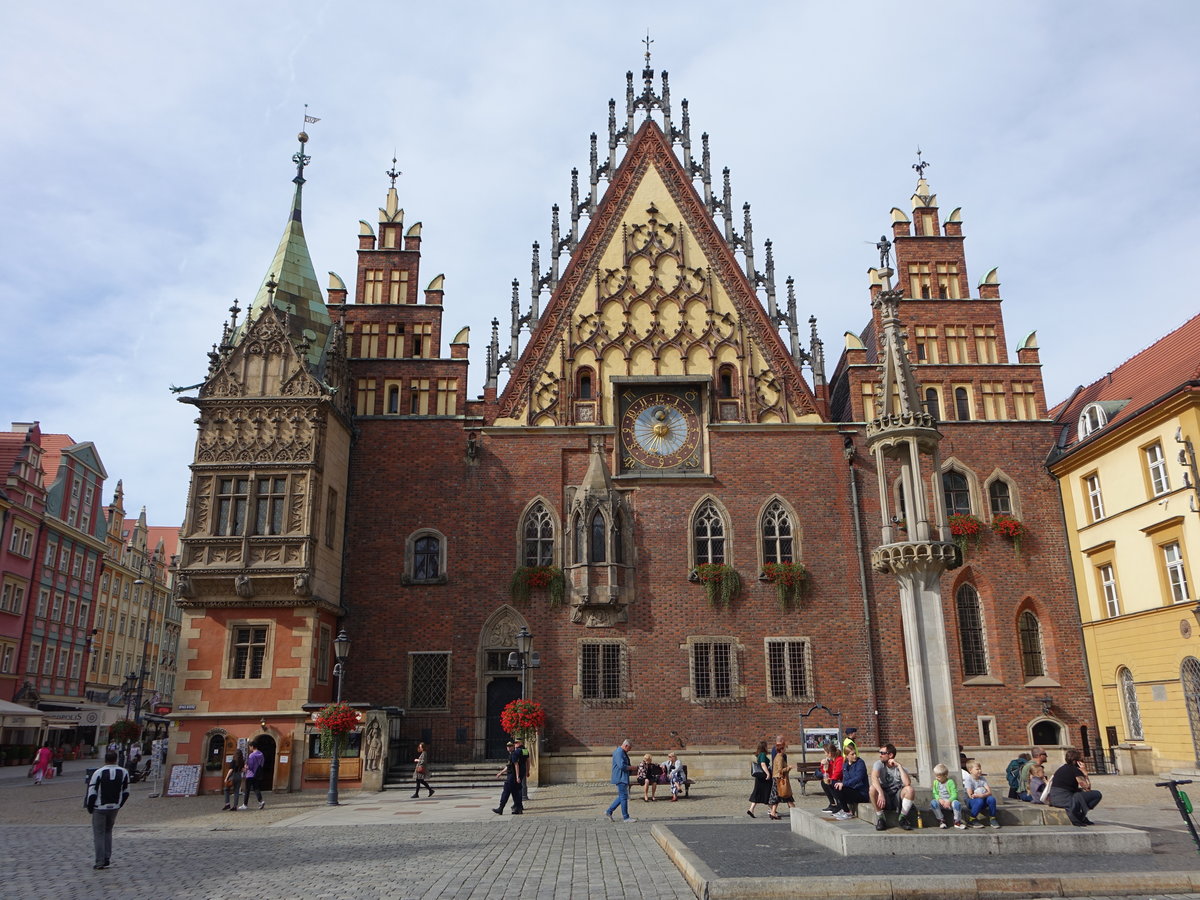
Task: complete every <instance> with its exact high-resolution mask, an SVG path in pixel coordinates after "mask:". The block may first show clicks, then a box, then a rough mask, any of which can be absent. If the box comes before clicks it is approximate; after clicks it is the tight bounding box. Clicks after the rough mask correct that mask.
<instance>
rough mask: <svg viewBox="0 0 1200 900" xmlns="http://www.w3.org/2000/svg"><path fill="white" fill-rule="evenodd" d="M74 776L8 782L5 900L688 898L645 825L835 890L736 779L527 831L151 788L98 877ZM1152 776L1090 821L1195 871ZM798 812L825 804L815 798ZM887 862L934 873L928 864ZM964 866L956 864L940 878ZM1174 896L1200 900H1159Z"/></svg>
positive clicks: (576, 812) (576, 795)
mask: <svg viewBox="0 0 1200 900" xmlns="http://www.w3.org/2000/svg"><path fill="white" fill-rule="evenodd" d="M72 765H73V766H74V768H75V769H76V770H77V771H72ZM83 769H84V765H83V764H82V763H75V764H71V763H68V767H67V771H66V773H65V775H64V777H63V778H61V779H54V780H52V781H50V782H47V783H46V784H44V785H41V786H38V787H34V786H32V785H31V784H30V782H29V781H28V780H27V779H26V778H25V777H24V771H23V770H18V769H16V768H15V767H9V768H5V769H0V865H2V866H3V872H4V877H3V879H2V880H0V898H5V900H7V898H14V900H24V898H41V897H54V898H62V897H88V898H92V897H95V898H108V897H113V898H116V897H120V898H123V900H125V898H140V897H155V896H157V897H171V898H175V897H177V898H182V900H193V898H197V900H199V898H241V897H255V898H285V897H286V898H292V897H298V896H303V897H306V898H325V897H330V898H334V897H336V898H341V897H355V898H360V900H368V898H393V897H394V898H450V897H454V898H490V897H501V896H508V897H512V896H514V895H519V896H521V897H522V898H559V897H561V898H575V897H580V898H584V897H586V898H588V900H608V898H626V897H627V898H642V897H645V898H664V900H666V898H671V900H675V898H690V897H692V896H693V894H692V892H691V890H690V888H689V887H688V885H687V883H686V882H685V881H684V878H683V876H682V875H681V874H680V873H679V871H678V870H677V869H676V868H675V866H674V865H672V863H671V862H670V861H669V860H668V858H667V857H666V855H665V854H664V853H663V851H662V850H661V849H660V848H659V846H658V845H657V843H656V842H655V840H654V839H653V838H652V837H651V835H650V833H649V827H650V825H652V824H655V823H659V824H663V825H667V826H669V827H670V828H671V829H672V830H673V831H674V832H676V833H677V834H679V835H681V836H685V837H686V839H687V843H688V846H689V848H690V849H692V850H693V851H694V852H696V853H697V854H698V855H699V856H700V857H701V858H703V859H704V860H705V861H706V862H707V863H708V864H709V865H710V866H712V867H713V868H714V870H717V871H719V872H720V874H721V875H722V877H725V876H726V875H730V874H747V873H753V874H760V875H771V874H773V873H778V874H784V869H781V868H780V866H781V862H780V861H781V860H784V861H786V860H788V859H789V858H790V859H791V862H792V865H793V867H794V868H799V869H800V871H799V872H795V871H793V872H792V874H801V875H803V874H806V873H810V874H811V875H813V876H815V877H817V878H826V879H833V880H832V881H831V882H830V885H829V890H828V896H829V897H831V898H835V897H837V896H838V894H837V888H836V877H837V876H836V875H835V874H834V869H828V868H823V867H825V866H830V865H833V866H835V869H836V865H837V864H838V863H839V859H840V858H830V857H827V856H822V855H821V854H819V853H818V854H816V855H809V854H810V853H812V851H811V850H810V849H806V850H805V851H804V852H800V848H799V847H790V845H791V843H793V842H794V841H795V840H796V839H795V838H794V837H793V836H792V835H791V834H790V832H789V831H788V830H787V827H786V825H785V824H782V823H774V822H769V821H766V820H765V818H764V817H761V816H760V817H759V818H758V819H756V820H753V821H751V820H750V819H748V818H747V817H746V816H745V812H744V810H745V795H746V793H747V785H746V784H745V783H743V782H741V781H729V782H711V783H707V784H705V783H701V784H698V785H697V786H696V787H695V788H694V789H693V794H694V798H693V799H690V800H686V801H681V802H679V803H670V802H667V801H666V800H664V799H659V800H658V801H657V802H655V803H643V802H642V801H641V799H640V797H639V796H638V795H636V794H635V798H634V799H633V801H632V802H631V803H630V812H631V814H633V815H634V816H636V817H637V818H638V819H639V821H638V822H637V823H636V824H629V825H622V824H610V823H609V822H607V821H606V820H604V818H603V816H602V812H603V810H604V808H605V807H606V806H607V804H608V802H609V801H610V800H611V797H612V787H611V785H602V784H582V785H556V786H552V787H546V788H537V789H535V790H534V791H533V797H532V800H531V802H530V803H529V805H528V807H527V809H526V815H525V816H523V817H521V818H513V817H511V816H509V815H505V816H504V817H503V818H499V817H497V816H495V815H494V814H493V813H492V812H491V807H492V804H493V803H494V802H495V800H496V798H497V797H498V796H499V784H497V786H496V789H495V790H493V791H480V790H473V791H472V790H457V789H454V788H450V787H446V788H443V789H439V790H438V792H437V794H436V795H435V796H434V797H433V798H431V799H425V798H422V799H420V800H412V799H411V798H410V797H409V795H408V793H407V792H404V791H402V792H393V791H388V792H385V793H382V794H362V793H359V792H345V793H343V801H344V803H343V805H341V806H338V807H328V806H327V805H326V804H325V796H324V793H323V792H321V791H313V792H308V793H305V794H271V795H268V796H267V808H266V809H265V810H261V811H260V810H256V809H252V810H249V811H247V812H239V813H236V814H233V813H227V812H223V811H221V809H220V807H221V802H222V801H221V798H220V797H216V796H206V797H191V798H162V799H151V798H150V796H149V795H150V793H151V787H150V786H148V785H142V784H139V785H134V787H133V796H132V797H131V799H130V802H129V803H128V804H127V805H126V808H125V809H124V810H122V812H121V815H120V817H119V819H118V822H117V828H116V831H115V833H114V845H113V846H114V861H113V867H112V868H111V869H108V870H104V871H94V870H93V869H92V868H91V862H92V860H91V831H90V823H89V820H88V817H87V814H86V813H85V812H84V810H83V809H82V797H83ZM1096 780H1097V781H1098V782H1101V779H1099V778H1097V779H1096ZM1153 780H1154V779H1152V778H1137V777H1133V778H1110V779H1105V780H1104V781H1103V782H1101V783H1099V784H1098V787H1099V788H1100V789H1101V790H1102V791H1104V793H1105V801H1104V804H1103V805H1102V807H1101V809H1099V810H1097V811H1096V812H1097V813H1100V812H1104V813H1105V815H1103V816H1101V815H1095V818H1096V819H1097V820H1098V821H1105V822H1119V823H1120V824H1128V825H1137V826H1140V827H1146V828H1148V830H1151V835H1152V840H1153V841H1154V847H1155V852H1154V854H1153V855H1154V857H1155V859H1154V860H1153V863H1154V864H1156V865H1150V864H1148V865H1146V866H1145V868H1147V869H1150V868H1156V867H1157V868H1171V867H1174V868H1178V869H1190V870H1193V871H1194V870H1195V869H1196V868H1197V866H1196V863H1197V860H1198V855H1197V853H1196V852H1195V848H1194V847H1193V846H1191V845H1190V843H1189V839H1188V838H1187V836H1186V833H1185V831H1184V829H1183V823H1182V821H1181V820H1180V819H1179V817H1178V815H1177V814H1176V813H1175V811H1174V809H1173V807H1172V806H1171V805H1170V803H1169V801H1168V799H1167V796H1166V792H1165V791H1164V790H1162V789H1161V788H1154V787H1153ZM435 787H436V784H435ZM798 801H799V804H800V805H801V806H805V807H809V808H814V809H815V808H817V807H819V806H820V805H821V802H820V800H819V799H818V798H817V797H812V796H810V797H799V798H798ZM810 847H811V845H810ZM789 848H790V849H789ZM1160 857H1161V859H1160ZM883 859H884V858H871V860H863V861H861V863H860V864H859V865H858V867H857V871H858V872H859V873H860V874H870V873H871V870H872V867H876V866H879V865H883V863H882V860H883ZM949 859H950V860H954V859H955V858H949ZM817 863H820V864H819V865H818V864H817ZM1147 863H1150V860H1147ZM968 864H969V863H968ZM888 865H890V866H893V867H894V866H903V865H909V866H911V869H910V870H909V871H910V872H912V873H913V874H922V873H927V872H931V871H943V870H942V868H941V866H942V863H941V861H933V860H930V859H928V858H913V859H911V860H910V861H908V862H907V863H905V862H897V861H896V860H895V859H892V860H891V861H890V862H889V863H888ZM958 865H962V859H961V858H958V860H957V862H953V863H947V868H945V870H944V871H946V872H947V873H949V872H951V871H956V869H955V868H954V866H958ZM784 868H786V866H785V867H784ZM1081 869H1083V866H1082V865H1081ZM1083 870H1085V869H1083ZM891 871H896V869H895V868H892V869H891ZM1177 896H1178V897H1187V898H1188V900H1200V894H1187V895H1162V894H1160V895H1157V896H1156V897H1155V898H1154V900H1168V897H1171V898H1174V897H1177ZM1146 900H1149V898H1146Z"/></svg>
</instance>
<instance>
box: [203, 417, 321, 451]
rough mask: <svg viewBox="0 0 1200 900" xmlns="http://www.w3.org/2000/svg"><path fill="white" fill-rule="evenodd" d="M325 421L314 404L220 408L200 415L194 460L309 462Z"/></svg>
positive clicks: (317, 444)
mask: <svg viewBox="0 0 1200 900" xmlns="http://www.w3.org/2000/svg"><path fill="white" fill-rule="evenodd" d="M323 424H324V421H323V416H322V414H321V411H320V410H319V409H318V408H316V407H315V406H308V405H305V406H290V405H289V406H279V405H275V404H257V403H256V404H253V405H241V404H239V405H238V406H237V407H236V408H234V409H230V408H228V407H222V408H221V409H218V410H214V411H212V412H211V413H210V414H208V415H206V416H204V417H203V419H202V421H201V424H200V434H199V436H198V437H197V439H196V462H197V463H201V464H203V463H229V462H236V463H255V462H309V461H311V460H312V459H313V458H314V457H315V456H316V454H317V449H318V446H319V439H320V434H321V430H322V427H323Z"/></svg>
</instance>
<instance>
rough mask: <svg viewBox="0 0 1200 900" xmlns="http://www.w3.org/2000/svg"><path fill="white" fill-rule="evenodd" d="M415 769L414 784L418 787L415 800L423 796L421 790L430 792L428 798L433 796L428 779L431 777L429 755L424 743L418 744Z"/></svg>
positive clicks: (414, 795)
mask: <svg viewBox="0 0 1200 900" xmlns="http://www.w3.org/2000/svg"><path fill="white" fill-rule="evenodd" d="M413 763H414V764H415V767H414V768H413V783H414V784H415V785H416V787H415V788H414V789H413V798H414V799H415V798H417V797H419V796H421V788H422V787H423V788H425V790H427V791H429V793H428V794H426V795H425V796H426V797H432V796H433V788H431V787H430V786H429V782H428V781H426V780H425V779H426V777H427V776H428V775H429V753H428V752H427V751H426V749H425V744H424V742H422V743H419V744H417V758H416V759H414V760H413Z"/></svg>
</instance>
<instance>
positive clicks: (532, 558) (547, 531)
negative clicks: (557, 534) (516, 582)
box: [521, 503, 554, 566]
mask: <svg viewBox="0 0 1200 900" xmlns="http://www.w3.org/2000/svg"><path fill="white" fill-rule="evenodd" d="M521 535H522V542H523V546H524V552H523V553H522V558H523V561H522V565H525V566H548V565H551V564H552V563H553V562H554V519H553V517H552V516H551V515H550V512H549V510H547V509H546V506H545V504H543V503H535V504H534V505H533V506H532V507H530V509H529V511H528V512H527V513H525V527H524V528H523V529H522V530H521Z"/></svg>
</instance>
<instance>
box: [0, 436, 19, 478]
mask: <svg viewBox="0 0 1200 900" xmlns="http://www.w3.org/2000/svg"><path fill="white" fill-rule="evenodd" d="M24 446H25V432H23V431H22V432H12V431H0V478H7V477H8V476H9V475H11V474H12V470H13V467H14V466H15V465H16V464H17V458H18V457H20V455H21V448H22V447H24Z"/></svg>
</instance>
